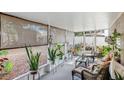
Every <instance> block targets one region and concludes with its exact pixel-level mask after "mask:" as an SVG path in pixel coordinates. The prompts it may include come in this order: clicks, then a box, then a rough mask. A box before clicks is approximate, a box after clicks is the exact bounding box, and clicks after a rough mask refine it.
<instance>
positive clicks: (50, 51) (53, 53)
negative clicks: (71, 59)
mask: <svg viewBox="0 0 124 93" xmlns="http://www.w3.org/2000/svg"><path fill="white" fill-rule="evenodd" d="M48 55H49V58H48V60H49V61H50V63H51V69H52V65H53V68H54V69H53V70H54V71H55V60H56V57H57V49H56V48H48Z"/></svg>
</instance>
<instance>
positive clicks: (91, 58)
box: [72, 54, 110, 80]
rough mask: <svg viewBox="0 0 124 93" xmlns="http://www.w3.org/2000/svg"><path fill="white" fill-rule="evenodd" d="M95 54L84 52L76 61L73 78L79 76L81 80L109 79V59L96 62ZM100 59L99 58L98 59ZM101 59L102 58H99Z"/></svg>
mask: <svg viewBox="0 0 124 93" xmlns="http://www.w3.org/2000/svg"><path fill="white" fill-rule="evenodd" d="M95 58H97V56H96V55H94V54H84V55H82V56H80V57H79V58H78V59H77V60H76V61H75V68H74V69H73V70H72V80H74V79H75V77H79V78H80V79H81V80H109V79H110V75H109V64H110V62H109V61H106V62H100V63H99V62H96V61H95ZM97 61H98V60H97ZM99 61H100V60H99Z"/></svg>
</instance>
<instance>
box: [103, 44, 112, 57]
mask: <svg viewBox="0 0 124 93" xmlns="http://www.w3.org/2000/svg"><path fill="white" fill-rule="evenodd" d="M111 50H112V48H111V47H110V46H109V45H108V46H103V47H102V51H101V53H102V56H103V57H104V56H106V55H107V54H108V53H109V52H110V51H111Z"/></svg>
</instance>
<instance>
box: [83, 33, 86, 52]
mask: <svg viewBox="0 0 124 93" xmlns="http://www.w3.org/2000/svg"><path fill="white" fill-rule="evenodd" d="M85 40H86V39H85V32H84V36H83V44H84V49H83V52H84V53H85V45H86V41H85Z"/></svg>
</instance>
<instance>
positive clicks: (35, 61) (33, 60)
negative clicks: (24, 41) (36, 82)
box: [25, 46, 41, 79]
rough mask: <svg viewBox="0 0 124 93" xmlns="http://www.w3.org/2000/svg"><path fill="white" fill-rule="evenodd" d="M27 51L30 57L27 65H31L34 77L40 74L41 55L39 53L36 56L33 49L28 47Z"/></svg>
mask: <svg viewBox="0 0 124 93" xmlns="http://www.w3.org/2000/svg"><path fill="white" fill-rule="evenodd" d="M25 49H26V52H27V56H28V61H27V63H28V64H29V67H30V73H31V74H33V76H35V74H37V72H38V68H39V59H40V55H41V53H40V52H37V53H36V54H34V53H33V51H32V49H31V47H27V46H26V47H25ZM33 79H34V77H33Z"/></svg>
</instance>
